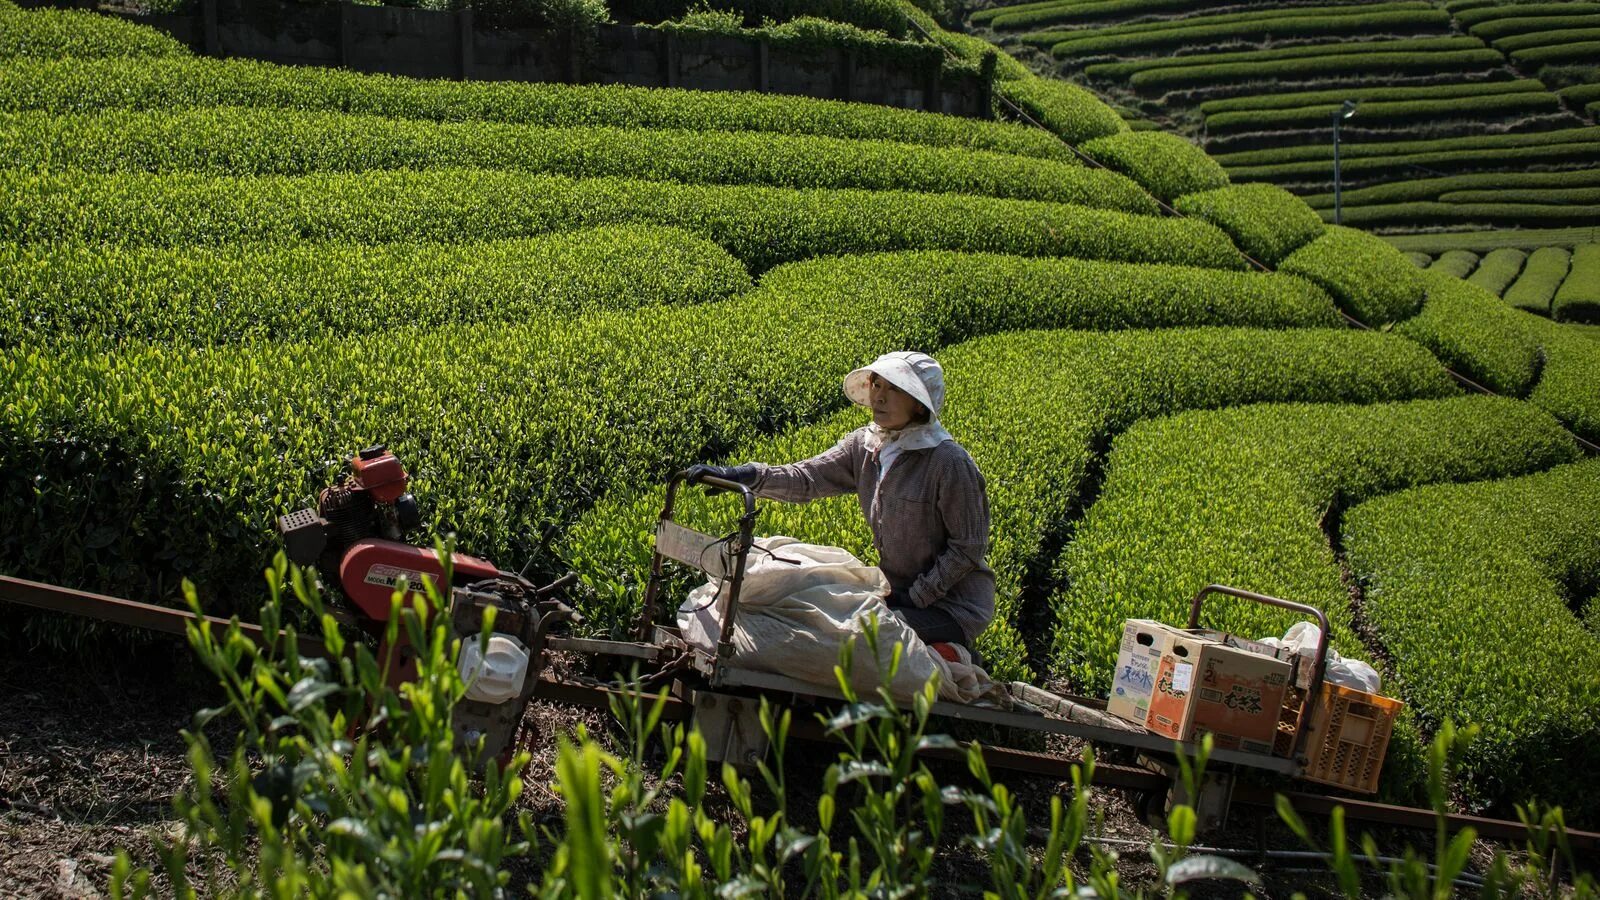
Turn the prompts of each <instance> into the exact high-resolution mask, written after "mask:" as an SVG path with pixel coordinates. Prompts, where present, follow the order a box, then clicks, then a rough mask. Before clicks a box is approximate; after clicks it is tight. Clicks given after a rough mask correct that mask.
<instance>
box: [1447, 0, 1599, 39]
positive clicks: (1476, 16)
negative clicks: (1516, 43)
mask: <svg viewBox="0 0 1600 900" xmlns="http://www.w3.org/2000/svg"><path fill="white" fill-rule="evenodd" d="M1451 13H1452V15H1454V16H1455V19H1456V21H1457V22H1459V23H1460V24H1461V25H1462V26H1463V27H1465V28H1467V29H1468V30H1469V31H1471V32H1472V33H1473V34H1478V33H1479V32H1480V30H1482V31H1485V34H1486V36H1488V37H1497V36H1499V35H1502V34H1514V33H1516V30H1517V29H1518V28H1521V27H1541V28H1542V27H1543V25H1542V24H1536V25H1523V24H1521V23H1527V22H1530V20H1531V22H1534V23H1537V22H1538V21H1539V20H1540V19H1545V18H1551V17H1560V16H1570V15H1588V14H1593V13H1600V4H1594V3H1573V2H1561V3H1509V4H1508V3H1493V4H1485V5H1484V6H1483V7H1480V8H1477V9H1460V10H1451ZM1496 20H1499V21H1501V22H1503V23H1504V25H1503V26H1501V27H1496V26H1491V25H1489V24H1488V23H1490V22H1495V21H1496ZM1519 20H1520V22H1519Z"/></svg>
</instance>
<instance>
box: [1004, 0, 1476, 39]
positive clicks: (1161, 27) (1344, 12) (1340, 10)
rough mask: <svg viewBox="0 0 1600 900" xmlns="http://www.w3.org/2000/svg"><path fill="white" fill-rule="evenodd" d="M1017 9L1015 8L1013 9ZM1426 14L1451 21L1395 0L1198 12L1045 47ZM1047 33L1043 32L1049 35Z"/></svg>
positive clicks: (1107, 28)
mask: <svg viewBox="0 0 1600 900" xmlns="http://www.w3.org/2000/svg"><path fill="white" fill-rule="evenodd" d="M1013 9H1015V7H1013ZM1417 11H1425V12H1430V13H1434V14H1435V15H1442V16H1444V18H1445V21H1446V22H1448V20H1449V13H1442V12H1441V11H1440V10H1438V9H1436V8H1435V7H1434V6H1433V5H1432V4H1431V3H1427V2H1425V0H1395V2H1387V3H1363V4H1360V5H1350V4H1345V5H1340V6H1289V7H1265V8H1256V9H1244V10H1241V11H1239V12H1226V13H1208V12H1206V11H1205V10H1203V9H1201V10H1196V11H1195V12H1196V14H1195V15H1192V16H1187V17H1184V18H1176V19H1156V20H1154V21H1141V22H1130V23H1126V24H1119V25H1102V26H1097V27H1094V28H1075V29H1069V30H1065V31H1059V32H1056V34H1059V35H1062V37H1058V38H1054V39H1051V40H1048V41H1046V42H1044V45H1048V44H1049V43H1053V42H1054V41H1056V40H1073V39H1075V38H1082V37H1122V36H1125V35H1130V34H1154V33H1157V32H1163V31H1173V30H1179V31H1181V30H1185V29H1189V28H1195V27H1200V28H1205V27H1209V26H1212V25H1239V24H1245V25H1249V24H1254V23H1258V22H1272V21H1278V20H1283V19H1302V18H1305V17H1307V16H1321V17H1324V18H1329V19H1334V18H1346V17H1353V18H1364V17H1366V16H1371V15H1381V14H1384V13H1392V12H1417ZM1046 33H1047V32H1039V34H1046ZM1031 37H1033V35H1023V36H1022V37H1021V38H1020V40H1022V41H1023V42H1025V43H1035V44H1038V43H1039V42H1037V41H1031V40H1030V38H1031Z"/></svg>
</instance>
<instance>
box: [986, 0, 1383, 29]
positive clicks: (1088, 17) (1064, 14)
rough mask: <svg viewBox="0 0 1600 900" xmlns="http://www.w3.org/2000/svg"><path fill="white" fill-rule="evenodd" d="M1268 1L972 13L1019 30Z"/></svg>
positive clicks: (1158, 1)
mask: <svg viewBox="0 0 1600 900" xmlns="http://www.w3.org/2000/svg"><path fill="white" fill-rule="evenodd" d="M1362 2H1364V0H1352V2H1350V3H1342V4H1339V5H1338V6H1337V7H1329V6H1328V5H1327V4H1326V3H1324V4H1320V5H1319V8H1323V9H1330V10H1334V9H1342V8H1350V7H1352V6H1356V5H1358V4H1360V3H1362ZM1266 5H1267V4H1265V3H1262V2H1260V0H1254V2H1246V3H1234V2H1221V0H1204V2H1199V3H1196V2H1194V0H1089V2H1084V0H1068V2H1061V0H1053V2H1046V3H1020V4H1017V5H1014V6H1000V7H993V8H990V9H984V10H978V11H976V12H974V13H973V14H972V16H971V21H972V23H973V24H975V25H981V24H984V23H985V22H987V23H988V24H989V27H991V28H994V29H997V30H1019V29H1023V28H1036V27H1040V26H1051V25H1066V24H1072V23H1080V22H1082V23H1087V22H1096V21H1106V20H1110V21H1111V24H1110V25H1109V26H1107V27H1121V25H1120V20H1124V19H1129V18H1135V17H1141V16H1148V15H1152V14H1156V13H1165V12H1180V13H1195V12H1202V11H1204V10H1206V9H1213V8H1229V9H1236V8H1238V7H1239V6H1256V7H1261V6H1266ZM1285 13H1286V11H1285V10H1279V9H1262V10H1259V12H1258V13H1256V14H1266V15H1272V14H1278V15H1282V14H1285ZM1250 14H1251V13H1248V12H1247V13H1224V14H1223V15H1228V16H1238V15H1250Z"/></svg>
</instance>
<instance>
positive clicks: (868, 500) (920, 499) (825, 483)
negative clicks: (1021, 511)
mask: <svg viewBox="0 0 1600 900" xmlns="http://www.w3.org/2000/svg"><path fill="white" fill-rule="evenodd" d="M866 435H867V429H866V428H865V427H863V428H859V429H857V430H855V431H852V432H850V433H849V434H847V435H845V436H844V437H843V438H842V439H841V440H840V441H839V443H837V444H835V445H834V446H833V448H832V449H830V450H828V451H826V452H824V453H821V454H819V455H817V456H813V457H812V458H810V459H806V460H801V461H800V462H797V463H790V464H789V465H786V466H769V465H763V464H761V463H757V464H756V468H757V471H758V472H759V478H758V479H757V481H756V484H755V491H756V493H757V494H758V495H760V496H762V497H770V498H771V499H774V500H783V501H786V502H789V503H806V502H809V501H811V500H816V499H819V498H821V497H833V496H836V495H839V494H851V493H853V494H856V495H857V497H859V498H860V501H861V512H862V514H863V515H865V516H866V517H867V524H868V525H870V526H871V528H872V543H873V546H874V547H876V548H877V550H878V567H879V568H880V569H882V570H883V574H884V576H885V577H887V578H888V580H889V586H890V588H891V590H892V591H893V594H894V597H895V598H896V602H897V603H901V604H907V603H909V605H911V606H916V607H924V608H925V607H928V606H933V605H938V606H939V607H941V608H943V609H946V610H948V611H949V612H950V614H951V615H952V616H954V617H955V620H956V622H957V623H958V624H960V625H961V630H962V631H964V632H965V633H966V635H967V640H968V642H971V641H972V640H973V639H974V638H976V637H977V636H978V635H979V634H980V633H982V632H983V630H984V629H985V628H987V627H988V625H989V621H990V620H991V619H993V618H994V570H992V569H990V568H989V564H988V563H987V562H985V561H984V556H985V554H986V553H987V552H988V549H989V497H988V493H987V492H986V491H985V489H984V482H983V473H982V472H979V471H978V467H977V465H976V464H975V463H973V461H972V457H971V456H969V455H967V451H966V450H965V449H963V448H962V446H961V445H960V444H958V443H956V442H955V441H945V442H944V443H942V444H939V445H938V446H937V447H933V448H930V449H925V450H906V451H903V452H902V453H901V454H900V456H899V458H898V459H896V460H895V461H894V465H892V466H891V467H890V468H889V472H888V474H886V475H884V477H883V481H882V483H881V484H879V481H878V454H877V453H876V452H869V451H868V450H867V449H866V447H865V446H864V445H863V443H862V442H863V439H864V438H865V437H866Z"/></svg>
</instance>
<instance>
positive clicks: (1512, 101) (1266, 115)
mask: <svg viewBox="0 0 1600 900" xmlns="http://www.w3.org/2000/svg"><path fill="white" fill-rule="evenodd" d="M1342 102H1343V101H1340V102H1336V103H1327V104H1322V105H1317V106H1304V107H1299V108H1295V109H1263V110H1241V111H1238V112H1222V113H1217V114H1215V115H1210V116H1207V117H1206V132H1207V133H1208V134H1219V135H1220V134H1231V133H1234V132H1242V131H1272V130H1283V129H1290V128H1307V127H1312V126H1321V127H1326V126H1327V125H1328V123H1329V122H1330V121H1332V118H1333V116H1334V114H1335V113H1337V112H1338V111H1339V109H1340V104H1341V103H1342ZM1561 110H1562V106H1561V101H1560V99H1558V98H1557V97H1556V95H1555V94H1548V93H1533V92H1529V91H1520V92H1517V93H1511V94H1488V95H1484V96H1469V97H1456V98H1442V99H1437V100H1405V101H1396V102H1376V103H1362V104H1361V107H1360V115H1361V123H1362V124H1363V125H1373V124H1377V123H1379V122H1406V123H1415V122H1416V121H1417V120H1418V119H1425V120H1428V121H1439V120H1444V119H1466V118H1472V119H1482V118H1489V117H1493V116H1505V115H1537V114H1539V113H1559V112H1561Z"/></svg>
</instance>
